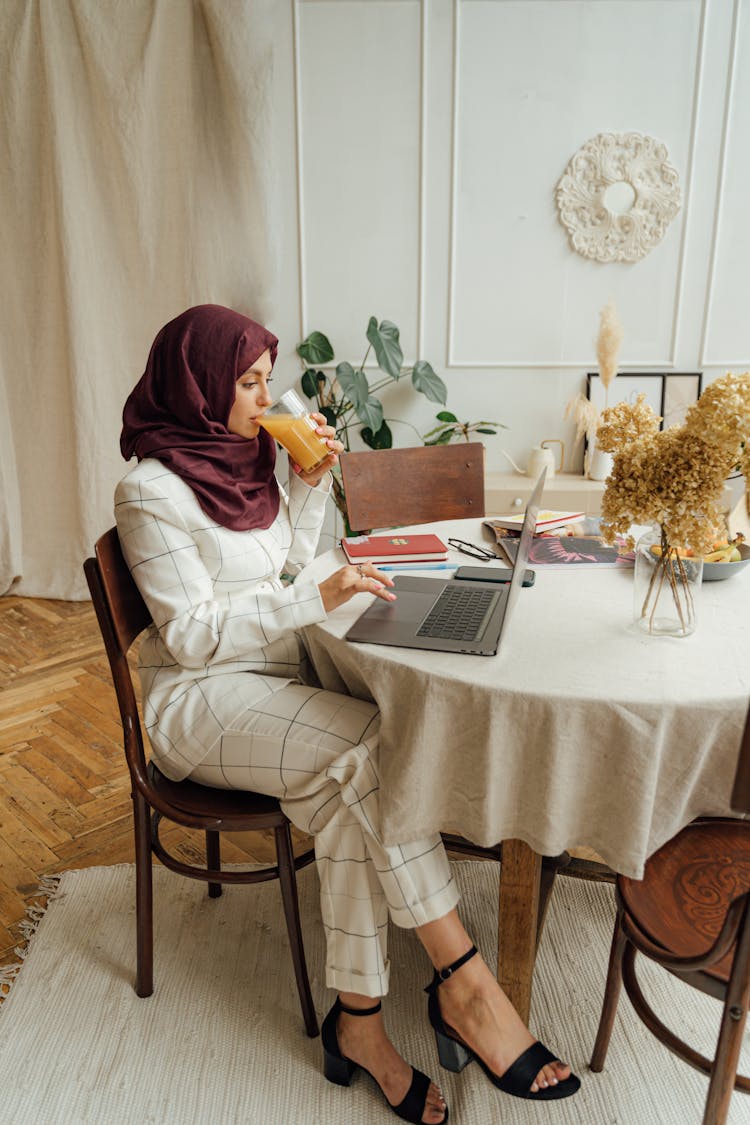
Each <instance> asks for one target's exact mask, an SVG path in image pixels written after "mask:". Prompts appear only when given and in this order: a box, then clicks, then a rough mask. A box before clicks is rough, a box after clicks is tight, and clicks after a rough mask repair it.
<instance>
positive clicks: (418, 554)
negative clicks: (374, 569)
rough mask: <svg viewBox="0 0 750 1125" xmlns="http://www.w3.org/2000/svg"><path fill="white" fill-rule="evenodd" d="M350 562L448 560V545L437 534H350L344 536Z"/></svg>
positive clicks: (345, 552) (343, 545) (344, 544)
mask: <svg viewBox="0 0 750 1125" xmlns="http://www.w3.org/2000/svg"><path fill="white" fill-rule="evenodd" d="M341 546H342V547H343V549H344V554H345V555H346V557H347V559H348V560H349V562H351V563H363V562H371V563H388V562H445V560H446V559H447V558H448V548H447V547H446V545H445V543H443V541H442V539H438V537H437V535H399V534H398V533H394V534H393V535H351V536H349V537H348V538H346V539H342V540H341Z"/></svg>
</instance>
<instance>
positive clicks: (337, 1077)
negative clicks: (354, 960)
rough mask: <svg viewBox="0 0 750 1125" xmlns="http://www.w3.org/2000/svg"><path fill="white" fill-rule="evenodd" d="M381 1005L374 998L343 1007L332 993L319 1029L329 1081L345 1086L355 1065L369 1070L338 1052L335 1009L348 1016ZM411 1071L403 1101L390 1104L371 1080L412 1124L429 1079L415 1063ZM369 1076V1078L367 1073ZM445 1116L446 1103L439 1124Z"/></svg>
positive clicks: (419, 1114)
mask: <svg viewBox="0 0 750 1125" xmlns="http://www.w3.org/2000/svg"><path fill="white" fill-rule="evenodd" d="M381 1007H382V1005H381V1003H380V1001H379V1000H378V1002H377V1004H375V1005H374V1006H373V1007H372V1008H347V1007H346V1006H345V1005H344V1004H342V1003H341V1001H340V1000H339V998H338V996H337V997H336V1003H335V1004H334V1005H333V1007H332V1008H331V1010H330V1012H329V1013H328V1015H327V1016H326V1018H325V1019H324V1020H323V1026H322V1028H321V1029H320V1037H321V1040H322V1042H323V1073H324V1074H325V1076H326V1078H327V1079H328V1081H329V1082H335V1083H336V1085H337V1086H348V1085H349V1083H350V1082H351V1080H352V1075H353V1074H354V1072H355V1070H357V1069H358V1068H359V1069H361V1070H364V1072H365V1074H370V1072H369V1070H368V1069H367V1067H364V1066H363V1067H360V1065H359V1063H355V1062H352V1060H351V1059H348V1058H347V1057H346V1055H342V1054H341V1050H340V1048H339V1037H338V1033H337V1030H336V1024H337V1021H338V1017H339V1012H346V1014H347V1015H348V1016H374V1015H375V1013H376V1012H379V1011H380V1009H381ZM411 1073H412V1079H411V1086H410V1087H409V1089H408V1090H407V1091H406V1096H405V1097H404V1099H403V1101H401V1102H399V1104H398V1105H391V1103H390V1102H389V1101H388V1099H387V1098H386V1097H385V1094H383V1091H382V1090H381V1089H380V1086H379V1085H378V1083H377V1082H376V1081H375V1079H373V1081H374V1082H375V1085H376V1086H378V1089H379V1090H380V1092H381V1094H383V1097H384V1098H385V1101H386V1104H387V1105H388V1107H389V1108H390V1109H391V1110H393V1112H394V1113H395V1114H396V1116H397V1117H400V1118H401V1120H402V1121H410V1122H411V1123H412V1125H421V1122H422V1114H423V1113H424V1110H425V1105H426V1104H427V1092H428V1090H429V1088H430V1079H429V1078H428V1077H427V1075H426V1074H422V1071H421V1070H417V1069H416V1068H415V1067H412V1068H411ZM370 1078H372V1075H371V1074H370ZM447 1120H448V1107H447V1106H446V1107H445V1114H444V1115H443V1120H442V1122H440V1123H439V1125H445V1122H446V1121H447Z"/></svg>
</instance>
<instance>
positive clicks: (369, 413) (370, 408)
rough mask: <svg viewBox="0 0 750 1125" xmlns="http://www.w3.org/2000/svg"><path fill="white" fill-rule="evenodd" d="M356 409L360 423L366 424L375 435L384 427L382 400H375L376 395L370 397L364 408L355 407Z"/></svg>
mask: <svg viewBox="0 0 750 1125" xmlns="http://www.w3.org/2000/svg"><path fill="white" fill-rule="evenodd" d="M355 409H356V411H357V417H358V418H359V420H360V422H364V424H365V425H366V426H369V428H370V429H371V430H372V432H373V433H377V432H378V430H379V429H380V427H381V426H382V425H383V406H382V403H381V402H380V399H377V398H375V395H370V396H369V397H368V399H367V402H365V403H363V404H362V406H358V407H355Z"/></svg>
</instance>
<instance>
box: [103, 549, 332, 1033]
mask: <svg viewBox="0 0 750 1125" xmlns="http://www.w3.org/2000/svg"><path fill="white" fill-rule="evenodd" d="M94 550H95V558H90V559H86V561H85V563H84V571H85V574H86V579H87V581H88V585H89V589H90V591H91V597H92V600H93V603H94V609H95V610H96V616H97V619H98V621H99V628H100V629H101V633H102V637H103V639H104V646H105V648H106V651H107V657H108V659H109V666H110V669H111V672H112V680H113V683H114V687H115V692H116V695H117V702H118V704H119V708H120V718H121V720H122V728H123V737H124V746H125V757H126V759H127V763H128V769H129V770H130V780H131V785H132V793H131V795H132V799H133V816H134V825H135V867H136V933H137V971H136V985H135V990H136V993H137V994H138V996H150V995H151V993H152V992H153V990H154V985H153V909H152V868H151V855H152V853H153V854H154V855H156V856H157V857H158V858H159V859H160V860H161V862H162V863H163V864H164V866H165V867H168V868H169V869H170V870H172V871H177V872H179V873H180V874H181V875H187V876H189V877H190V878H192V879H202V880H204V881H205V882H207V883H208V894H209V896H210V897H211V898H216V897H218V896H219V895H220V894H221V884H222V883H260V882H264V881H266V880H268V879H278V880H279V884H280V887H281V897H282V901H283V905H284V915H285V919H286V927H287V932H288V934H289V945H290V948H291V954H292V961H293V964H294V973H295V977H296V980H297V989H298V991H299V998H300V1003H301V1006H302V1015H303V1018H304V1021H305V1028H306V1030H307V1034H308V1035H309V1036H311V1037H312V1036H315V1035H317V1034H318V1022H317V1018H316V1015H315V1008H314V1006H313V1001H312V996H311V993H310V983H309V980H308V976H307V965H306V962H305V952H304V948H303V945H302V930H301V927H300V919H299V904H298V900H297V881H296V871H297V870H298V869H299V868H301V867H303V866H305V865H306V864H308V863H309V862H310V861H311V860H312V859H313V852H312V851H308V852H306V853H305V854H304V855H303V856H300V857H299V858H297V859H295V857H294V853H293V851H292V839H291V832H290V828H289V821H288V819H287V818H286V816H285V815H284V813H283V812H282V811H281V808H280V806H279V802H278V801H277V799H276V798H275V797H266V796H262V795H261V794H258V793H245V792H238V791H236V790H232V791H229V790H223V789H211V788H209V787H207V786H203V785H196V784H195V783H194V782H191V781H181V782H174V781H170V780H169V778H167V777H165V776H164V774H162V773H161V772H160V771H159V770H158V769H157V767H156V766H155V765H154V764H153V763H149V764H148V765H147V764H146V757H145V753H144V747H143V735H142V730H141V721H140V715H139V712H138V704H137V702H136V696H135V690H134V685H133V679H132V674H131V671H130V667H129V665H128V659H127V654H128V650H129V649H130V647H131V645H132V643H133V641H134V640H135V639H136V637H137V636H138V635H139V634H140V633H141V632H143V630H144V629H145V628H146V626H147V625H149V624H151V616H150V614H149V611H148V609H147V608H146V604H145V602H144V601H143V599H142V598H141V595H140V593H139V592H138V588H137V587H136V585H135V582H134V581H133V579H132V578H131V576H130V571H129V570H128V567H127V564H126V562H125V559H124V558H123V555H122V551H121V549H120V541H119V538H118V535H117V529H116V528H111V529H110V530H109V531H108V532H106V533H105V534H104V535H102V536H101V538H100V539H99V540H98V541H97V543H96V545H95V548H94ZM162 817H165V818H166V819H167V820H170V821H173V822H175V823H177V824H181V825H183V826H184V827H187V828H197V829H201V830H203V831H205V834H206V866H205V867H198V866H194V865H191V864H188V863H185V862H183V861H182V860H180V859H178V858H176V857H175V856H173V855H171V854H170V853H169V852H168V851H167V850H166V848H165V846H164V844H163V843H162V841H161V840H160V838H159V823H160V821H161V819H162ZM269 828H270V829H273V832H274V837H275V844H276V860H277V862H276V864H275V865H274V866H269V867H264V868H261V869H256V870H252V871H238V870H228V871H223V870H222V869H221V859H220V843H219V837H220V833H221V832H246V831H264V830H266V829H269Z"/></svg>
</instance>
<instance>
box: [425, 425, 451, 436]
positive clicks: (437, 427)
mask: <svg viewBox="0 0 750 1125" xmlns="http://www.w3.org/2000/svg"><path fill="white" fill-rule="evenodd" d="M445 428H446V427H445V426H444V425H442V424H441V425H439V426H435V427H434V429H432V430H428V431H427V433H426V434H424V437H426V438H428V437H434V436H435V434H437V433H439V432H440V431H441V430H444V429H445ZM448 428H449V429H451V430H452V429H453V426H449V427H448Z"/></svg>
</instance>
